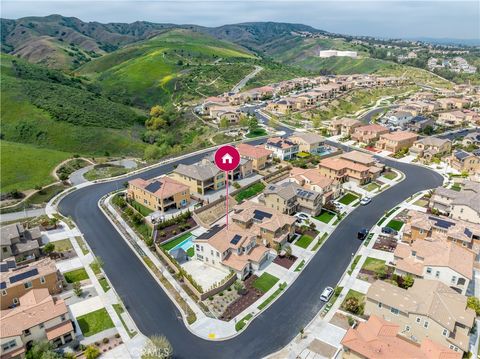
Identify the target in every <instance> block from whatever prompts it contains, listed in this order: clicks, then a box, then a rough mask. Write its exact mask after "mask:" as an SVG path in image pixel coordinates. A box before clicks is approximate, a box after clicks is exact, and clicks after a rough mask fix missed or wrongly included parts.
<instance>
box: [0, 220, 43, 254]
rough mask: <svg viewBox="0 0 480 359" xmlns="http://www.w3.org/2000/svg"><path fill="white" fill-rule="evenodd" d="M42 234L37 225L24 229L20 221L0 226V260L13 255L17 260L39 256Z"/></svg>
mask: <svg viewBox="0 0 480 359" xmlns="http://www.w3.org/2000/svg"><path fill="white" fill-rule="evenodd" d="M41 245H42V234H41V232H40V228H39V227H33V228H30V229H25V228H24V227H23V224H21V223H13V224H8V225H5V226H3V227H1V228H0V247H1V249H0V260H2V261H3V260H4V259H6V258H8V257H11V256H14V257H15V259H16V260H17V261H23V260H25V259H35V258H38V257H39V256H40V246H41Z"/></svg>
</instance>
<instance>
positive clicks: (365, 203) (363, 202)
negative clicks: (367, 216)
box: [360, 197, 372, 206]
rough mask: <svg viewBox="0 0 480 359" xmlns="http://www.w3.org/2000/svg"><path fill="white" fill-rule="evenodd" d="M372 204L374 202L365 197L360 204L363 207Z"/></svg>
mask: <svg viewBox="0 0 480 359" xmlns="http://www.w3.org/2000/svg"><path fill="white" fill-rule="evenodd" d="M370 202H372V199H371V198H370V197H363V198H362V199H361V200H360V204H361V205H362V206H366V205H367V204H369V203H370Z"/></svg>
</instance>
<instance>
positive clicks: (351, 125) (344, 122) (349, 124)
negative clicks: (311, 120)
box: [328, 117, 362, 137]
mask: <svg viewBox="0 0 480 359" xmlns="http://www.w3.org/2000/svg"><path fill="white" fill-rule="evenodd" d="M361 125H362V123H361V122H360V121H359V120H355V119H353V118H346V117H343V118H339V119H336V120H332V121H330V124H329V125H328V132H329V134H330V135H332V136H337V135H341V136H342V137H348V136H351V135H352V134H353V132H354V131H355V129H356V128H357V127H360V126H361Z"/></svg>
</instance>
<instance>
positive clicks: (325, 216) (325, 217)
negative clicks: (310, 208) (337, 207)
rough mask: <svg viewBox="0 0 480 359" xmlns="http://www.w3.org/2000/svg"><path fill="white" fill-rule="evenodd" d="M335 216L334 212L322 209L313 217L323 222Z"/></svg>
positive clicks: (327, 221)
mask: <svg viewBox="0 0 480 359" xmlns="http://www.w3.org/2000/svg"><path fill="white" fill-rule="evenodd" d="M334 217H335V213H333V212H330V211H327V210H324V209H322V212H320V214H319V215H318V216H316V217H315V219H317V220H319V221H321V222H323V223H329V222H330V221H331V220H332V219H333V218H334Z"/></svg>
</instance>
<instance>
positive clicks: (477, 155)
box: [447, 150, 480, 174]
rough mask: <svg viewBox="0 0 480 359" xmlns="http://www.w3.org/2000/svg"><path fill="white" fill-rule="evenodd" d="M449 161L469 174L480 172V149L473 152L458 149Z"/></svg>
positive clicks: (455, 167) (458, 169)
mask: <svg viewBox="0 0 480 359" xmlns="http://www.w3.org/2000/svg"><path fill="white" fill-rule="evenodd" d="M447 163H448V164H449V165H450V166H451V167H452V168H454V169H456V170H457V171H460V172H465V173H468V174H474V173H480V150H474V151H472V152H467V151H464V150H456V151H454V152H453V153H452V155H451V156H450V157H449V158H448V159H447Z"/></svg>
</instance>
